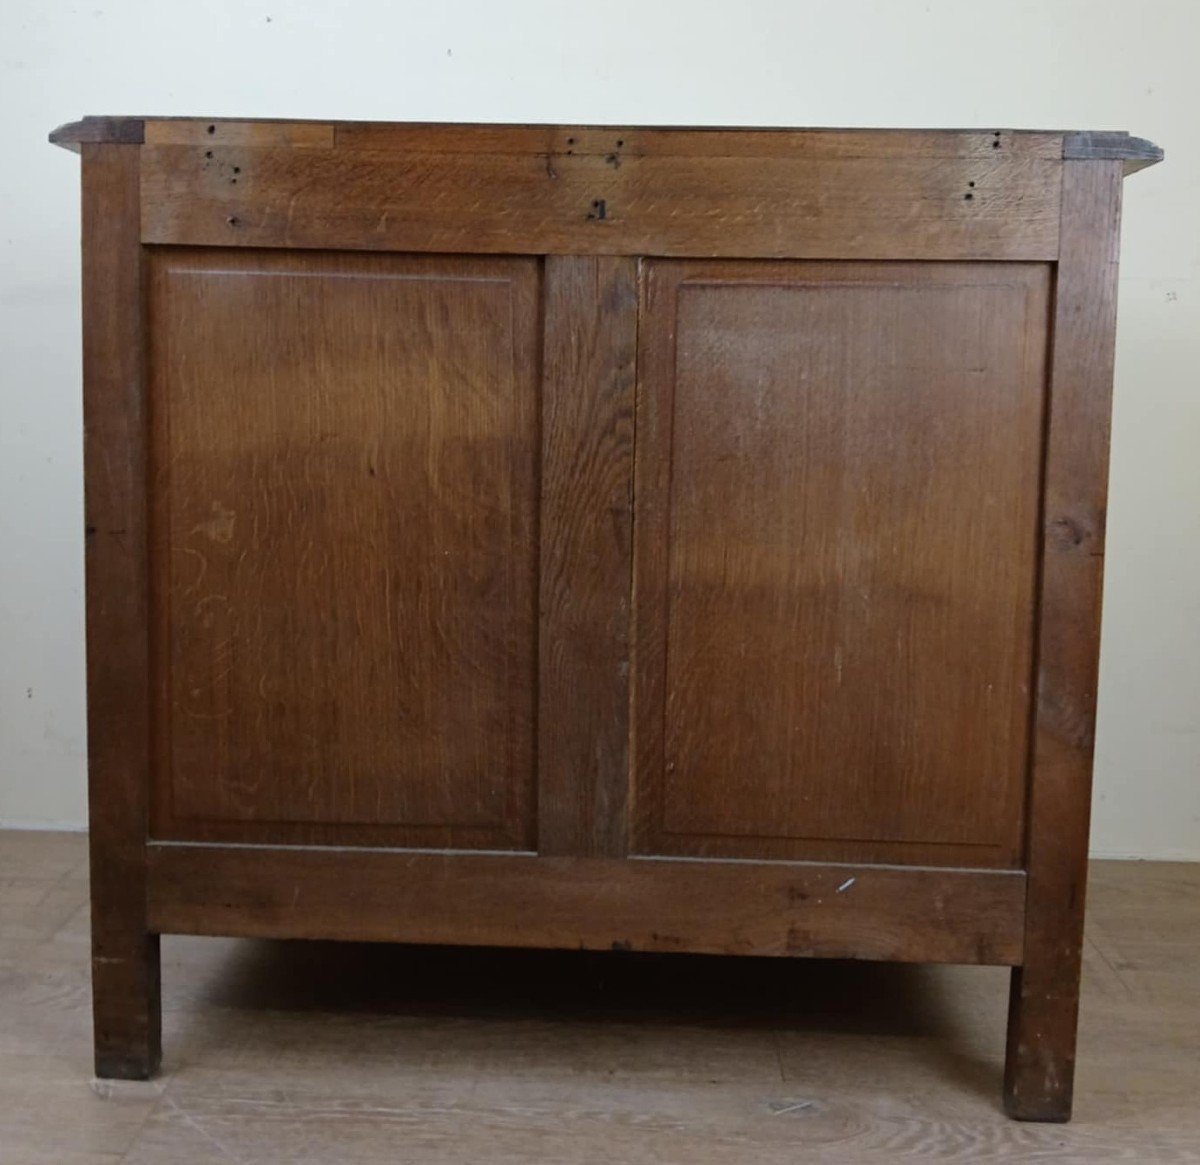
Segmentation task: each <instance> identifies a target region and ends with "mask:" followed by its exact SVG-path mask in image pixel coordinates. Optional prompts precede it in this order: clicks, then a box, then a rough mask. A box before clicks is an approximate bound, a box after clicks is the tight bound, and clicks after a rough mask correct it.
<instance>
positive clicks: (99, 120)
mask: <svg viewBox="0 0 1200 1165" xmlns="http://www.w3.org/2000/svg"><path fill="white" fill-rule="evenodd" d="M144 138H145V122H144V121H143V119H142V118H140V117H85V118H83V119H82V120H81V121H68V122H66V123H65V124H63V125H60V126H58V127H57V128H56V129H52V130H51V131H50V141H51V143H52V144H53V145H56V146H62V147H63V149H66V150H70V151H71V152H72V153H73V154H78V153H79V152H80V147H81V146H84V145H106V144H107V145H123V146H140V145H141V144H142V142H143V140H144Z"/></svg>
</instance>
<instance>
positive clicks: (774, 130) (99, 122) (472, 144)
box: [50, 117, 1163, 174]
mask: <svg viewBox="0 0 1200 1165" xmlns="http://www.w3.org/2000/svg"><path fill="white" fill-rule="evenodd" d="M50 141H51V142H52V143H54V144H55V145H60V146H63V147H64V148H66V149H69V150H73V151H75V152H76V153H78V152H79V150H80V147H81V146H83V145H92V144H120V145H195V144H201V143H208V144H212V145H225V146H239V147H254V146H260V147H273V148H279V147H284V148H310V149H311V148H326V149H330V148H338V147H341V148H345V149H406V150H415V151H418V152H419V151H420V150H424V149H427V150H431V151H433V152H437V153H490V152H514V153H521V152H529V153H547V152H552V153H559V152H572V153H577V154H591V153H608V152H609V151H613V150H619V151H622V152H623V153H624V154H625V155H626V156H635V155H637V154H642V153H650V154H654V153H660V152H661V153H695V154H698V155H703V154H705V153H712V154H715V155H719V154H721V153H723V152H724V149H725V148H727V147H729V146H732V145H733V143H734V142H738V143H739V144H738V146H737V147H736V152H738V153H743V154H762V155H764V156H770V155H773V154H776V153H778V154H784V155H786V154H792V153H796V152H801V153H803V152H805V149H806V147H809V148H811V149H812V150H813V152H814V153H821V154H823V153H826V152H828V151H829V150H830V147H832V146H833V144H834V143H835V142H836V143H837V144H838V145H839V146H840V147H841V148H839V149H838V151H837V152H838V153H839V154H841V155H842V156H852V155H853V154H854V153H856V152H857V151H858V150H859V149H860V148H861V149H862V150H864V151H866V152H871V153H884V154H889V155H890V154H894V155H896V156H901V155H903V154H905V153H907V152H912V153H915V154H920V153H923V152H926V151H928V150H934V151H936V153H937V154H939V155H941V156H946V157H954V156H959V155H963V156H977V155H978V154H980V153H981V152H982V151H983V150H988V151H999V150H1001V149H1003V148H1004V147H1005V146H1007V147H1008V150H1009V154H1008V156H1013V155H1018V156H1020V157H1022V158H1030V157H1034V158H1042V159H1045V160H1072V161H1077V160H1091V161H1096V160H1119V161H1122V162H1123V163H1124V171H1125V173H1126V174H1130V173H1133V172H1134V171H1136V170H1141V169H1144V168H1145V167H1147V166H1152V165H1154V164H1155V163H1156V162H1160V161H1162V158H1163V151H1162V149H1161V148H1160V147H1158V146H1157V145H1155V144H1154V143H1153V142H1150V141H1147V140H1146V139H1144V138H1138V137H1133V136H1131V135H1130V134H1128V133H1127V132H1125V131H1115V130H1090V131H1073V130H1039V129H1000V130H995V129H980V128H959V129H951V128H945V129H905V128H867V127H848V128H837V127H824V126H822V127H811V128H810V127H788V126H669V125H629V126H619V125H558V124H551V123H508V122H414V121H389V122H383V121H306V120H299V121H289V120H285V119H277V118H236V119H231V118H205V117H84V118H82V119H81V120H79V121H74V122H68V123H66V124H65V125H60V126H59V127H58V128H57V129H55V130H53V131H52V132H51V134H50ZM685 146H687V147H691V148H690V149H683V148H681V147H685ZM995 156H997V157H998V156H1002V155H1000V154H996V155H995Z"/></svg>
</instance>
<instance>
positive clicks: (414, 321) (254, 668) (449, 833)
mask: <svg viewBox="0 0 1200 1165" xmlns="http://www.w3.org/2000/svg"><path fill="white" fill-rule="evenodd" d="M152 271H153V276H152V283H151V292H150V319H151V327H152V329H153V344H152V357H151V379H152V386H153V388H152V391H153V394H154V411H153V426H152V449H153V454H152V456H153V474H154V476H153V481H154V505H153V530H152V541H151V546H152V558H153V561H154V564H155V576H154V577H155V591H154V604H153V607H154V626H155V676H156V690H157V691H159V693H160V700H159V703H158V707H157V712H156V740H157V753H156V755H157V765H156V770H155V782H154V809H155V814H154V819H155V829H156V834H157V835H158V836H165V837H220V838H225V839H230V840H274V841H283V840H291V841H310V842H315V841H326V842H328V841H346V840H351V839H353V840H358V841H362V842H365V843H378V842H384V841H386V842H388V843H391V844H426V845H449V846H453V847H467V848H474V847H484V848H502V849H521V848H527V847H528V846H530V845H531V844H532V841H533V829H534V825H533V815H534V811H533V732H534V723H533V722H534V698H535V697H534V691H535V668H536V660H535V656H534V652H535V646H534V645H535V631H534V622H533V620H534V616H535V604H536V562H537V554H536V547H535V542H534V538H535V525H536V505H537V500H536V499H537V482H536V472H537V464H538V446H537V441H538V405H537V396H538V379H537V369H538V346H539V334H538V287H539V273H538V266H537V263H536V261H534V260H530V259H470V258H454V257H444V258H415V259H401V258H393V257H389V256H370V255H368V256H338V255H320V254H312V255H298V256H292V255H281V254H273V253H272V254H254V253H249V252H212V251H193V252H180V251H168V252H156V253H155V255H154V262H153V267H152Z"/></svg>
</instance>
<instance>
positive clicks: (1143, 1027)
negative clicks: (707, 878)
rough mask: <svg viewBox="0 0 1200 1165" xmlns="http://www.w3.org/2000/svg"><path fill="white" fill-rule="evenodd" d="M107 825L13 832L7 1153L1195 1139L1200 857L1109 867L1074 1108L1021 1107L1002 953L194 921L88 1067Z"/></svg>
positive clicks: (1145, 1154)
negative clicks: (153, 1050)
mask: <svg viewBox="0 0 1200 1165" xmlns="http://www.w3.org/2000/svg"><path fill="white" fill-rule="evenodd" d="M85 846H86V842H85V839H84V838H83V837H81V836H77V835H68V834H46V833H43V834H34V833H2V832H0V1162H3V1165H84V1163H88V1165H99V1163H101V1162H108V1163H115V1162H118V1161H122V1162H128V1163H130V1165H145V1163H151V1162H155V1163H157V1162H164V1163H173V1162H187V1163H188V1165H199V1163H203V1162H210V1161H211V1162H225V1163H228V1162H256V1163H257V1162H287V1163H288V1165H300V1163H310V1162H322V1163H326V1162H329V1163H336V1165H342V1163H343V1162H348V1163H353V1162H385V1161H386V1162H389V1163H393V1165H395V1163H397V1162H400V1163H405V1165H407V1163H415V1165H424V1163H426V1162H428V1163H430V1165H440V1163H443V1162H472V1163H474V1162H480V1163H487V1165H505V1163H510V1162H511V1163H517V1162H520V1163H521V1165H529V1163H531V1162H549V1163H553V1165H574V1163H579V1165H593V1163H601V1162H602V1163H604V1165H625V1163H642V1162H647V1163H649V1162H654V1163H656V1165H662V1163H672V1162H686V1163H687V1165H707V1163H709V1162H721V1163H723V1165H724V1163H729V1165H773V1163H775V1162H787V1163H788V1165H795V1163H799V1162H806V1163H807V1162H826V1161H829V1162H884V1161H897V1160H904V1159H922V1158H936V1159H938V1160H939V1161H960V1160H961V1161H1005V1162H1026V1161H1033V1160H1041V1159H1046V1158H1049V1159H1052V1160H1055V1161H1078V1162H1088V1163H1092V1162H1103V1161H1117V1160H1120V1161H1132V1162H1138V1163H1151V1162H1167V1161H1200V971H1198V965H1200V865H1167V864H1154V863H1119V862H1099V863H1095V864H1093V867H1092V882H1091V890H1090V899H1089V911H1088V942H1087V948H1086V953H1085V968H1084V1002H1083V1016H1082V1027H1081V1034H1080V1067H1079V1078H1078V1086H1077V1092H1076V1106H1075V1107H1076V1119H1075V1121H1074V1122H1073V1123H1072V1124H1070V1125H1065V1126H1064V1125H1020V1124H1015V1123H1011V1122H1009V1121H1007V1120H1006V1119H1005V1118H1004V1117H1003V1116H1002V1115H1001V1113H1000V1109H999V1096H1000V1067H1001V1054H1002V1050H1003V1042H1004V1041H1003V1033H1004V1009H1005V999H1006V987H1007V974H1006V972H1004V971H1003V970H1000V969H993V968H965V967H964V968H957V967H954V968H926V967H904V966H890V965H882V964H850V963H807V962H801V961H796V962H789V961H782V960H777V961H768V960H761V961H760V960H733V959H726V960H721V959H710V958H698V957H689V956H682V955H674V956H662V957H659V956H638V955H621V954H611V955H610V954H605V955H595V954H583V953H576V952H569V953H554V952H549V953H542V952H513V951H463V950H445V949H418V948H403V947H382V946H377V947H370V946H335V945H332V944H324V943H280V942H247V941H235V940H224V939H193V938H170V939H165V940H164V942H163V995H164V1004H165V1009H166V1010H165V1016H164V1023H163V1027H164V1045H165V1047H164V1060H165V1071H164V1075H163V1076H162V1078H161V1079H160V1080H157V1081H155V1082H153V1083H150V1084H116V1085H110V1084H106V1083H103V1082H93V1081H92V1078H91V1069H90V1056H91V1050H90V1047H89V1038H90V1035H89V1001H88V978H87V937H88V912H87V905H86V892H87V873H86V863H85Z"/></svg>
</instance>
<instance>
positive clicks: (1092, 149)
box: [1063, 131, 1163, 177]
mask: <svg viewBox="0 0 1200 1165" xmlns="http://www.w3.org/2000/svg"><path fill="white" fill-rule="evenodd" d="M1063 158H1064V159H1067V160H1072V161H1083V160H1087V161H1104V160H1112V159H1114V158H1119V159H1120V161H1121V173H1122V175H1123V176H1125V177H1128V176H1129V175H1130V174H1136V173H1137V172H1138V171H1139V170H1145V169H1146V168H1147V167H1148V166H1154V165H1157V164H1158V163H1159V162H1161V161H1162V160H1163V151H1162V147H1161V146H1156V145H1155V144H1154V143H1153V142H1149V141H1147V140H1146V139H1145V138H1135V137H1131V136H1130V135H1129V134H1127V133H1113V132H1105V131H1100V132H1085V133H1071V134H1066V135H1064V137H1063Z"/></svg>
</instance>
